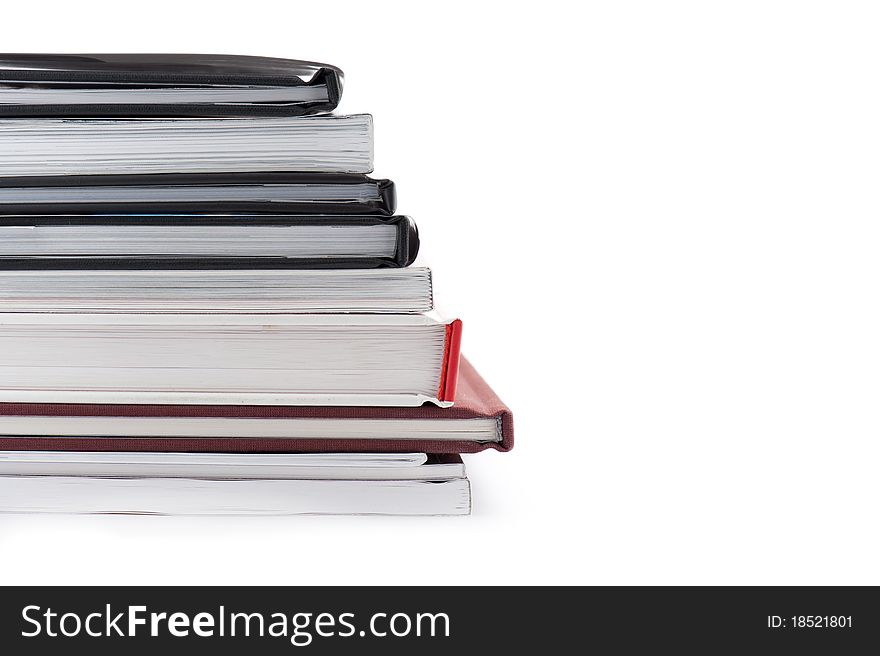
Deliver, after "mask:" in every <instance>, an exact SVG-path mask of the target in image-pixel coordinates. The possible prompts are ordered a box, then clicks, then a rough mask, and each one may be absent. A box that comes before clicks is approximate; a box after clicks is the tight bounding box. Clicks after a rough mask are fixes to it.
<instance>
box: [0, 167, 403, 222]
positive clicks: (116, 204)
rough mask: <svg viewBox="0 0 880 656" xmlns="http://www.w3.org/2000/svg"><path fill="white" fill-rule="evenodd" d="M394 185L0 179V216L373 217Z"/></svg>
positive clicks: (306, 179)
mask: <svg viewBox="0 0 880 656" xmlns="http://www.w3.org/2000/svg"><path fill="white" fill-rule="evenodd" d="M396 204H397V202H396V195H395V190H394V183H393V182H391V181H390V180H377V179H374V178H370V177H367V176H365V175H360V174H343V173H228V174H227V173H205V174H173V173H171V174H168V173H166V174H158V175H92V176H77V175H67V176H50V177H39V176H34V177H15V178H0V214H35V215H55V214H129V213H136V214H176V213H195V214H225V213H237V212H245V213H265V214H376V215H382V216H391V215H392V214H394V210H395V209H396Z"/></svg>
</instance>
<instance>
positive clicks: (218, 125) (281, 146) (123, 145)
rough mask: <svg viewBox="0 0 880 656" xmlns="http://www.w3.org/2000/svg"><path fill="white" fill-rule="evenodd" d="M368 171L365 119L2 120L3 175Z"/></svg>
mask: <svg viewBox="0 0 880 656" xmlns="http://www.w3.org/2000/svg"><path fill="white" fill-rule="evenodd" d="M372 170H373V119H372V117H371V116H370V115H369V114H355V115H351V116H337V115H327V116H297V117H291V118H260V117H254V118H176V119H175V118H149V119H134V118H130V119H97V118H94V119H77V120H73V119H56V118H38V119H27V118H12V119H9V118H0V177H39V176H52V175H61V176H68V175H114V174H119V175H123V174H164V173H177V174H184V173H233V172H239V173H248V172H250V173H254V172H257V173H261V172H267V171H282V172H290V171H302V172H317V173H369V172H370V171H372Z"/></svg>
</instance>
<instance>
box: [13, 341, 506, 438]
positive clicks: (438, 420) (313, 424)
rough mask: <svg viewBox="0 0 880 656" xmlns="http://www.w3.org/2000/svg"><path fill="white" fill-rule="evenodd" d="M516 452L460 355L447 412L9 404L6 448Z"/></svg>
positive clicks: (495, 402) (488, 392)
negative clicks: (486, 450)
mask: <svg viewBox="0 0 880 656" xmlns="http://www.w3.org/2000/svg"><path fill="white" fill-rule="evenodd" d="M512 447H513V417H512V415H511V412H510V410H509V409H508V408H507V406H505V405H504V403H503V402H502V401H501V399H499V398H498V396H497V395H496V394H495V392H493V391H492V389H491V388H490V387H489V385H488V384H487V383H486V381H485V380H483V378H482V377H481V376H480V375H479V374H478V373H477V372H476V370H475V369H474V368H473V366H472V365H471V364H470V363H469V362H468V361H467V360H466V359H465V358H463V357H462V358H461V361H460V365H459V371H458V389H457V393H456V400H455V405H454V406H453V407H451V408H439V407H437V406H434V405H424V406H421V407H418V408H399V407H321V406H232V405H223V406H218V405H201V406H200V405H99V404H46V403H0V449H4V450H58V451H60V450H74V451H215V452H267V453H269V452H276V453H277V452H370V451H373V452H420V453H438V454H439V453H476V452H478V451H483V450H485V449H496V450H498V451H509V450H510V449H511V448H512Z"/></svg>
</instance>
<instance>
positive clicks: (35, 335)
mask: <svg viewBox="0 0 880 656" xmlns="http://www.w3.org/2000/svg"><path fill="white" fill-rule="evenodd" d="M460 342H461V322H460V321H458V320H456V321H451V322H450V321H443V320H439V319H437V318H435V317H432V316H428V315H418V314H417V315H368V314H346V315H342V314H335V315H333V314H326V315H319V314H308V315H304V314H300V315H297V314H281V315H279V314H274V315H260V314H147V313H143V314H81V313H77V314H64V313H15V312H6V313H0V401H13V402H14V401H19V402H35V403H45V402H51V403H133V404H139V403H145V404H152V403H167V404H233V405H238V404H242V405H247V404H255V405H380V406H418V405H421V404H422V403H425V402H432V403H436V404H438V405H441V406H449V405H451V404H452V402H453V401H454V399H455V387H456V385H455V383H456V371H457V368H458V358H459V348H460Z"/></svg>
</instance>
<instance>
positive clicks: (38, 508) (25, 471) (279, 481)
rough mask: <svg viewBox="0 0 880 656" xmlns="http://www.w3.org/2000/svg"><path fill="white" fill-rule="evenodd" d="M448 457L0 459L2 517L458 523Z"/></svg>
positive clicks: (465, 489) (457, 486) (459, 507)
mask: <svg viewBox="0 0 880 656" xmlns="http://www.w3.org/2000/svg"><path fill="white" fill-rule="evenodd" d="M470 509H471V492H470V483H469V482H468V479H467V477H466V475H465V471H464V465H463V464H462V463H461V459H460V458H458V457H456V456H445V457H441V456H427V455H425V454H419V453H413V454H403V455H400V456H394V455H385V454H332V455H318V454H290V455H287V454H268V455H253V454H210V455H205V454H188V453H179V454H172V453H169V454H151V453H114V454H95V453H70V452H61V453H57V452H55V453H20V452H0V513H78V514H95V513H99V514H108V513H113V514H149V515H298V514H366V515H466V514H469V513H470Z"/></svg>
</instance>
